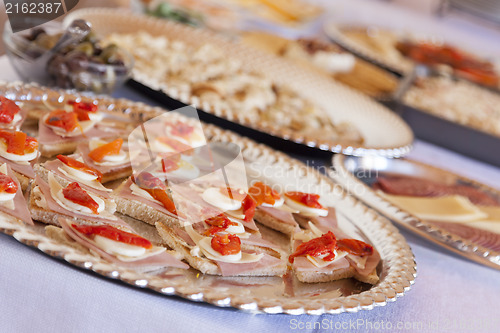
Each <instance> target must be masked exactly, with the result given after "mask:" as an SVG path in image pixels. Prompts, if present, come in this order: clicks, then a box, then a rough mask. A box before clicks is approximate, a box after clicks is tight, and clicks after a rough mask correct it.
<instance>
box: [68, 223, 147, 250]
mask: <svg viewBox="0 0 500 333" xmlns="http://www.w3.org/2000/svg"><path fill="white" fill-rule="evenodd" d="M71 226H72V227H73V228H74V229H75V230H76V231H78V232H80V233H82V234H84V235H86V236H97V235H98V236H102V237H106V238H108V239H111V240H114V241H117V242H120V243H125V244H130V245H135V246H140V247H143V248H145V249H151V248H152V247H153V244H151V242H150V241H149V240H147V239H146V238H143V237H141V236H139V235H136V234H133V233H130V232H126V231H123V230H120V229H117V228H115V227H111V226H109V225H99V226H93V225H78V224H72V225H71Z"/></svg>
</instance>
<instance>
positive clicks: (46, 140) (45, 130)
mask: <svg viewBox="0 0 500 333" xmlns="http://www.w3.org/2000/svg"><path fill="white" fill-rule="evenodd" d="M43 118H44V117H41V118H40V121H39V122H38V137H37V139H38V142H39V143H40V144H42V145H53V144H61V143H67V142H81V141H88V138H100V139H104V138H116V137H121V136H123V135H124V132H123V130H119V129H114V128H111V127H105V128H104V127H103V128H100V127H99V126H97V125H96V126H94V127H92V128H91V129H89V130H88V131H86V132H85V133H83V134H82V135H77V136H71V137H63V136H60V135H58V134H56V133H55V132H54V131H53V130H52V129H51V128H50V127H49V126H47V124H45V122H44V121H43Z"/></svg>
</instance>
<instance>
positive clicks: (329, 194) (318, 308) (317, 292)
mask: <svg viewBox="0 0 500 333" xmlns="http://www.w3.org/2000/svg"><path fill="white" fill-rule="evenodd" d="M0 95H6V96H7V97H8V98H11V99H16V100H22V101H25V102H27V103H40V102H41V101H43V100H45V101H47V102H49V103H57V101H59V102H60V101H62V100H65V99H78V98H79V97H80V96H79V95H75V94H72V93H71V92H64V91H54V90H50V89H47V88H43V87H40V86H38V85H32V84H28V85H25V84H21V83H12V84H7V83H0ZM97 100H98V101H99V105H101V106H104V107H106V108H108V109H113V110H114V111H116V112H117V113H124V114H127V115H129V116H134V115H141V116H142V117H143V118H144V119H146V118H150V117H151V116H154V115H158V114H159V113H162V112H164V110H162V109H160V108H153V107H150V106H147V105H145V104H142V103H135V102H131V101H127V100H123V99H121V100H116V99H111V98H97ZM179 117H180V115H179ZM204 131H205V135H206V136H207V138H208V139H209V140H211V141H222V142H233V143H236V144H238V145H240V147H241V148H242V154H243V157H244V158H245V160H246V162H247V165H246V166H247V169H248V171H247V174H248V175H250V177H251V178H259V179H263V178H265V180H266V182H268V183H269V184H271V185H276V184H282V185H287V186H290V185H291V184H292V186H296V187H297V188H302V189H304V190H308V191H309V190H310V191H315V192H317V193H319V194H321V195H322V197H323V198H324V199H325V200H326V204H328V205H332V206H335V207H336V208H337V211H338V213H337V214H338V219H339V224H340V226H341V227H342V228H343V229H345V230H346V231H347V232H350V233H351V234H356V235H359V236H361V237H363V238H364V239H365V240H366V241H369V242H370V243H372V244H373V245H374V246H375V247H376V248H377V250H378V251H379V252H380V254H381V258H382V259H381V263H380V264H379V266H378V267H377V271H378V274H379V276H380V281H379V283H378V284H377V285H375V286H370V285H367V284H363V283H361V282H358V281H355V280H353V279H345V280H340V281H336V282H331V283H319V284H303V283H300V282H299V281H297V280H296V279H295V278H294V277H293V276H291V275H287V276H285V277H283V278H282V277H232V278H230V277H221V276H209V275H203V274H201V273H199V272H198V271H196V270H194V269H189V270H182V269H173V268H169V269H166V270H164V271H157V272H150V273H140V272H136V271H133V270H130V269H125V268H123V267H120V266H119V265H116V264H111V263H109V262H107V261H105V260H102V259H100V258H99V257H96V256H93V255H91V254H89V253H83V252H79V251H78V250H76V249H74V248H72V247H68V246H66V245H62V244H60V243H57V242H56V241H54V240H53V239H50V238H48V237H47V236H46V235H45V234H44V229H43V226H42V225H40V224H38V225H37V226H35V227H30V226H27V225H21V224H12V223H8V222H5V221H1V220H0V232H3V233H5V234H8V235H11V236H12V237H14V238H15V239H17V240H18V241H19V242H21V243H24V244H26V245H28V246H31V247H34V248H36V249H38V250H40V251H42V252H44V253H46V254H48V255H50V256H52V257H54V258H59V259H61V260H64V261H66V262H68V263H70V264H72V265H74V266H77V267H80V268H83V269H86V270H89V271H93V272H95V273H96V274H99V275H102V276H104V277H108V278H110V279H116V280H120V281H123V282H125V283H128V284H130V285H133V286H136V287H138V288H145V289H150V290H154V291H156V292H158V293H160V294H163V295H176V296H180V297H183V298H185V299H188V300H191V301H195V302H206V303H210V304H213V305H215V306H218V307H234V308H237V309H241V310H244V311H249V312H262V313H286V314H312V315H321V314H324V313H331V314H338V313H342V312H356V311H359V310H370V309H373V308H375V307H377V306H383V305H386V304H387V303H388V302H391V301H394V300H396V299H397V298H398V297H400V296H402V295H403V294H404V293H405V292H406V291H407V290H409V288H410V287H411V285H412V284H413V282H414V279H415V276H416V264H415V261H414V256H413V253H412V252H411V249H410V247H409V246H408V244H407V243H406V241H405V239H404V238H403V236H402V235H401V234H399V232H398V231H397V229H396V228H395V227H394V226H393V225H392V224H391V223H390V222H389V221H388V220H387V219H385V218H383V217H382V216H380V215H379V214H377V213H376V212H375V211H373V210H371V209H369V208H367V207H366V206H365V205H363V204H362V203H360V202H359V201H358V200H357V199H355V198H354V197H353V196H351V195H349V194H347V193H346V192H345V191H344V190H343V189H342V188H340V187H339V186H338V185H337V184H335V183H334V182H333V181H331V179H329V178H328V177H326V176H324V175H322V174H320V173H319V172H317V171H315V170H313V169H311V168H308V167H306V166H305V165H303V164H302V163H300V162H299V161H297V160H294V159H291V158H289V157H288V156H286V155H284V154H282V153H279V152H276V151H273V150H271V149H270V148H267V147H266V146H263V145H260V144H257V143H255V142H253V141H251V140H249V139H244V138H242V137H240V136H238V135H236V134H234V133H232V132H229V131H224V130H221V129H219V128H217V127H215V126H212V125H206V126H204ZM263 170H265V173H264V174H265V176H262V175H261V176H259V175H258V174H259V173H260V172H261V171H263ZM292 181H293V182H292ZM135 223H139V222H138V221H135ZM139 224H141V225H142V226H143V227H144V228H148V227H149V226H148V225H146V224H144V223H139ZM135 227H136V225H134V228H135ZM149 228H152V227H149ZM136 230H137V229H136ZM138 231H139V230H138ZM150 231H151V230H150ZM280 236H281V235H279V234H277V233H276V234H275V235H274V236H273V239H275V240H277V239H278V238H279V237H280Z"/></svg>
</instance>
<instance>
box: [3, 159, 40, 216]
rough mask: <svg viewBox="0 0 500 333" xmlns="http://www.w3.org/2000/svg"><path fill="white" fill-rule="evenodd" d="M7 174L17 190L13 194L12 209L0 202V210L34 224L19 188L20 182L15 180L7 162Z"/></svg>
mask: <svg viewBox="0 0 500 333" xmlns="http://www.w3.org/2000/svg"><path fill="white" fill-rule="evenodd" d="M7 176H9V177H10V178H12V180H13V181H14V182H15V183H16V184H17V192H16V195H15V196H14V210H12V209H10V208H7V207H5V206H3V205H2V204H0V211H2V212H4V213H5V214H7V215H11V216H13V217H15V218H17V219H19V220H21V221H23V222H24V223H26V224H30V225H34V223H33V220H32V219H31V214H30V211H29V209H28V205H27V204H26V200H25V199H24V195H23V192H22V189H21V184H19V181H18V180H17V178H16V176H14V173H13V172H12V169H11V167H10V166H9V164H7Z"/></svg>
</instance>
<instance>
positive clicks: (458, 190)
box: [373, 176, 500, 206]
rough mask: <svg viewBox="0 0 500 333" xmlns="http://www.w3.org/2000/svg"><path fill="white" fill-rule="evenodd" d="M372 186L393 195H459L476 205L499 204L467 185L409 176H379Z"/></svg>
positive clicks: (487, 195)
mask: <svg viewBox="0 0 500 333" xmlns="http://www.w3.org/2000/svg"><path fill="white" fill-rule="evenodd" d="M373 188H374V189H377V190H382V191H383V192H385V193H389V194H393V195H405V196H414V197H441V196H446V195H461V196H464V197H467V198H469V200H470V201H471V202H472V203H474V204H476V205H484V206H498V205H499V204H500V203H499V202H498V200H496V199H495V198H493V197H492V196H490V195H489V194H487V193H485V192H483V191H481V190H479V189H476V188H474V187H472V186H469V185H459V184H457V185H448V184H444V183H438V182H434V181H432V180H428V179H424V178H416V177H410V176H384V177H379V178H378V179H377V182H376V183H375V184H374V185H373Z"/></svg>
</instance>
